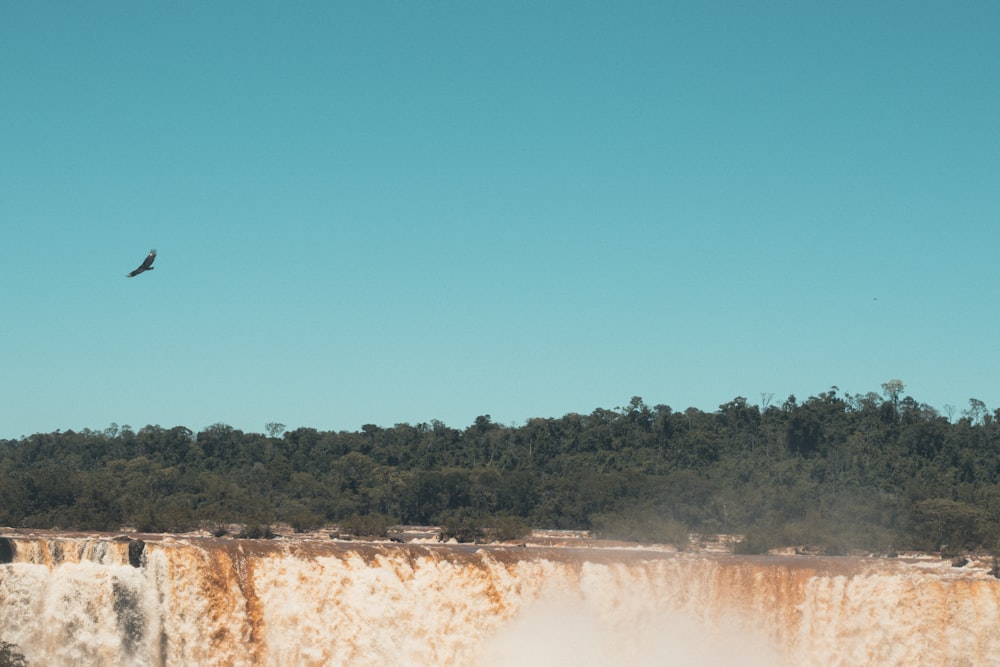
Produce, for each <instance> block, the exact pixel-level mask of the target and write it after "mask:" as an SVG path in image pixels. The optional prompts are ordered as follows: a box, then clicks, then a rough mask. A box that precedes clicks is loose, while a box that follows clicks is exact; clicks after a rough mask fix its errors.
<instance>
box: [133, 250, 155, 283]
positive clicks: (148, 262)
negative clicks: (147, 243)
mask: <svg viewBox="0 0 1000 667" xmlns="http://www.w3.org/2000/svg"><path fill="white" fill-rule="evenodd" d="M154 259H156V251H155V250H150V251H149V254H148V255H146V259H144V260H142V264H140V265H139V268H137V269H136V270H135V271H133V272H132V273H129V274H127V275H128V277H129V278H135V277H136V276H137V275H139V274H140V273H142V272H143V271H149V270H150V269H152V268H153V260H154Z"/></svg>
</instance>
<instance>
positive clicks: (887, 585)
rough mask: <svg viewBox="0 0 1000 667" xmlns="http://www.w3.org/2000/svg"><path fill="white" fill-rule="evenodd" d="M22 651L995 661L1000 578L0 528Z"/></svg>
mask: <svg viewBox="0 0 1000 667" xmlns="http://www.w3.org/2000/svg"><path fill="white" fill-rule="evenodd" d="M0 562H2V563H3V564H0V640H2V641H4V642H7V643H9V644H12V645H15V646H16V647H17V650H18V651H19V652H20V653H21V654H23V655H24V657H25V658H26V660H27V661H28V664H29V665H46V666H47V667H63V666H65V667H86V666H89V665H94V666H95V667H96V666H100V667H108V666H111V665H120V666H123V667H132V666H136V667H138V666H143V667H146V666H153V667H173V666H184V667H190V666H191V665H198V666H211V665H218V666H220V667H221V666H227V667H230V666H232V667H236V666H241V665H245V666H256V665H267V666H273V667H291V666H296V665H301V666H304V667H305V666H309V667H311V666H317V667H318V666H321V665H322V666H324V667H327V666H330V665H345V666H350V667H366V666H372V667H375V666H390V665H391V666H397V665H414V666H420V665H435V666H438V665H456V666H457V665H462V666H466V665H473V666H477V665H478V666H482V667H499V666H500V665H510V664H518V665H529V666H530V665H574V666H576V665H595V666H596V665H636V666H639V667H645V666H653V665H656V666H660V665H690V664H702V665H716V664H718V665H728V664H740V665H751V666H755V667H756V666H761V667H763V666H765V665H767V666H770V665H782V666H783V665H796V666H799V665H815V666H817V667H819V666H822V667H830V666H836V665H842V666H844V667H848V666H851V667H853V666H857V665H878V666H879V667H888V666H892V665H900V666H902V665H906V666H908V667H911V666H914V665H934V666H941V665H949V666H950V665H954V666H959V665H977V666H979V665H1000V581H998V580H996V579H994V578H993V577H991V576H990V575H989V573H988V572H987V570H986V568H985V567H965V568H952V567H950V566H949V564H948V563H942V562H940V561H934V560H931V559H916V558H911V559H904V558H899V559H876V558H846V557H845V558H818V557H803V556H734V555H730V554H723V553H676V552H672V551H668V550H657V549H641V548H568V547H567V548H559V547H543V546H530V545H529V546H526V547H521V546H484V547H468V546H458V545H436V544H412V543H411V544H396V543H389V542H385V543H381V542H380V543H358V542H340V541H335V540H329V539H324V540H320V539H305V538H304V539H278V540H272V541H264V540H235V539H213V538H204V537H193V536H173V537H171V536H143V540H142V541H138V540H128V539H112V538H110V537H99V536H82V535H79V536H73V535H59V534H46V535H42V536H32V535H20V534H19V535H12V536H11V537H8V538H0Z"/></svg>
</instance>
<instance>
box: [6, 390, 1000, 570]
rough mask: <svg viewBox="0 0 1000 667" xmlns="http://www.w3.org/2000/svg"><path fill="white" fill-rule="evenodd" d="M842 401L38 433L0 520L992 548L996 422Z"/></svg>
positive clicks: (143, 527) (10, 482)
mask: <svg viewBox="0 0 1000 667" xmlns="http://www.w3.org/2000/svg"><path fill="white" fill-rule="evenodd" d="M838 394H839V389H837V388H836V387H833V388H831V389H830V390H828V391H825V392H822V393H819V394H818V395H816V396H812V397H810V398H808V399H807V400H804V401H801V402H800V401H798V400H797V399H796V398H795V397H794V396H789V397H788V398H787V399H786V400H785V401H784V402H783V403H780V404H777V403H773V402H772V396H770V395H764V396H762V397H761V400H760V402H759V403H757V404H752V403H750V402H749V401H748V400H747V399H746V398H743V397H737V398H735V399H733V400H732V401H730V402H729V403H726V404H725V405H721V406H719V409H718V410H717V411H715V412H704V411H701V410H698V409H695V408H689V409H687V410H685V411H683V412H675V411H674V410H672V409H671V408H670V407H668V406H665V405H656V406H652V407H650V406H648V405H646V404H645V403H644V402H643V400H642V399H641V398H639V397H634V398H632V399H631V401H630V402H629V403H628V405H625V406H622V407H616V408H614V409H604V408H598V409H596V410H594V411H593V412H591V413H590V414H576V413H571V414H567V415H564V416H562V417H559V418H536V419H530V420H528V421H527V423H525V424H524V425H523V426H504V425H501V424H497V423H494V422H493V421H492V419H491V418H490V416H489V415H483V416H481V417H478V418H476V420H475V423H473V424H472V425H470V426H469V427H467V428H464V429H455V428H451V427H449V426H447V425H445V424H443V423H441V422H439V421H436V420H435V421H431V422H430V423H421V424H416V425H410V424H396V425H395V426H392V427H391V428H383V427H379V426H375V425H371V424H366V425H364V426H362V427H361V428H360V430H358V431H337V432H333V431H317V430H314V429H311V428H299V429H296V430H291V431H286V430H285V428H284V426H283V425H282V424H276V423H271V424H267V425H266V426H265V431H266V433H245V432H243V431H240V430H237V429H234V428H232V427H230V426H227V425H225V424H215V425H212V426H209V427H207V428H206V429H204V430H202V431H201V432H198V433H194V432H192V431H191V430H190V429H188V428H185V427H183V426H175V427H173V428H162V427H160V426H145V427H142V428H140V429H139V430H137V431H136V430H133V429H132V428H130V427H129V426H122V427H119V426H117V425H115V424H112V425H111V426H110V427H109V428H107V429H105V430H103V431H93V430H89V429H84V430H83V431H80V432H74V431H66V432H58V431H57V432H55V433H40V434H35V435H31V436H27V437H22V438H20V439H16V440H0V525H6V526H12V527H36V528H53V527H58V528H62V529H96V530H118V529H119V528H121V527H123V526H131V527H133V528H136V529H138V530H140V531H144V532H158V531H179V530H185V529H191V528H194V527H201V528H206V527H208V528H210V527H212V526H222V525H225V524H228V523H242V524H246V525H252V526H257V527H264V529H265V533H266V531H267V527H269V526H272V525H274V524H276V523H278V522H281V523H286V524H289V525H291V526H292V527H293V528H294V529H295V530H309V529H313V528H316V527H319V526H323V525H327V524H331V523H338V524H341V525H347V526H352V527H354V529H355V530H369V531H370V532H376V533H377V532H379V531H384V529H385V526H387V525H391V524H393V523H403V524H417V525H443V526H446V527H450V528H448V530H450V531H451V532H452V534H462V535H466V536H468V535H473V536H482V535H489V534H490V531H494V533H493V534H494V535H503V534H508V533H509V534H513V533H516V532H517V530H518V529H519V528H523V527H526V526H533V527H549V528H578V529H589V530H593V531H595V532H596V533H597V534H598V535H602V536H606V537H613V538H618V539H637V540H663V541H674V542H677V541H679V540H680V539H681V536H682V535H684V534H685V533H687V532H689V531H690V532H694V533H705V534H708V533H738V534H744V535H746V539H745V540H744V542H743V543H742V544H741V545H740V548H741V549H742V550H743V551H745V552H753V551H762V550H764V549H767V548H769V547H773V546H779V545H793V544H804V545H812V546H815V547H817V548H820V549H822V550H825V551H827V552H828V553H845V552H847V551H848V550H851V549H856V548H863V549H869V550H879V551H884V552H890V551H892V550H895V549H910V548H915V549H925V550H943V551H945V552H948V551H955V552H957V551H960V550H971V549H977V548H982V549H988V550H991V551H995V550H996V548H997V547H998V540H1000V456H998V454H1000V410H997V411H996V412H995V413H992V414H991V413H990V412H989V411H988V410H987V408H986V406H985V405H984V404H983V402H982V401H979V400H977V399H970V401H969V405H968V407H967V408H966V409H964V410H958V411H957V414H956V410H955V409H954V408H951V407H949V408H947V412H948V414H947V415H942V414H940V413H939V412H938V411H937V410H935V409H933V408H931V407H930V406H928V405H926V404H922V403H919V402H917V401H916V400H914V399H913V398H911V397H909V396H905V395H904V394H903V383H902V382H900V381H898V380H892V381H889V382H887V383H886V384H884V385H883V386H882V391H881V392H879V393H876V392H871V393H867V394H863V395H862V394H856V395H850V394H847V395H838ZM462 531H465V532H462ZM470 531H471V532H470Z"/></svg>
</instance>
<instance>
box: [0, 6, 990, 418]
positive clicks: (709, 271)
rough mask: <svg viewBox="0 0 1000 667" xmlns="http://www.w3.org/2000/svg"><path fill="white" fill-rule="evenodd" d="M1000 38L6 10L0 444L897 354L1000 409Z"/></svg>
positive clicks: (593, 389) (584, 389)
mask: <svg viewBox="0 0 1000 667" xmlns="http://www.w3.org/2000/svg"><path fill="white" fill-rule="evenodd" d="M997 35H1000V4H997V3H995V2H969V3H945V2H867V1H865V2H836V3H833V2H826V3H821V2H778V1H769V2H742V1H741V2H735V1H734V2H711V1H709V2H689V3H679V2H624V3H610V2H607V3H594V2H581V1H579V0H574V1H572V2H516V1H515V2H488V3H487V2H464V1H463V2H383V1H374V2H351V3H347V2H295V3H284V2H283V3H278V2H273V3H260V2H209V3H204V2H176V3H174V2H172V3H153V2H100V3H79V2H44V3H31V2H6V3H3V4H2V5H0V349H2V356H0V437H19V436H20V435H27V434H31V433H35V432H49V431H53V430H56V429H62V430H66V429H74V430H79V429H81V428H84V427H89V428H94V429H103V428H105V427H106V426H107V425H108V424H109V423H111V422H117V423H119V424H130V425H131V426H132V427H133V428H136V429H138V428H140V427H142V426H144V425H146V424H159V425H161V426H164V427H171V426H176V425H184V426H187V427H189V428H191V429H193V430H196V431H197V430H200V429H202V428H204V427H206V426H208V425H210V424H213V423H216V422H224V423H226V424H230V425H232V426H234V427H236V428H240V429H243V430H246V431H258V432H260V431H263V430H264V424H265V423H267V422H271V421H277V422H282V423H284V424H286V425H288V426H289V428H295V427H298V426H309V427H315V428H319V429H333V430H342V429H343V430H355V429H358V428H360V426H361V425H362V424H365V423H375V424H379V425H382V426H391V425H393V424H395V423H400V422H409V423H413V424H415V423H420V422H429V421H430V420H432V419H439V420H441V421H443V422H445V423H446V424H448V425H450V426H454V427H456V428H463V427H465V426H468V425H469V424H471V423H472V422H473V420H474V419H475V417H476V416H477V415H481V414H490V415H492V417H493V419H494V420H495V421H497V422H501V423H504V424H518V425H519V424H521V423H523V422H524V421H525V420H526V419H528V418H530V417H559V416H562V415H563V414H565V413H567V412H583V413H588V412H590V411H592V410H593V409H595V408H597V407H605V408H613V407H616V406H619V405H627V403H628V401H629V399H630V397H632V396H633V395H639V396H642V397H643V399H644V400H645V401H646V402H647V403H648V404H650V405H655V404H659V403H662V404H667V405H670V406H672V407H673V408H674V409H675V410H683V409H685V408H686V407H688V406H694V407H698V408H700V409H703V410H709V411H711V410H715V409H717V407H718V406H719V405H720V404H721V403H724V402H727V401H729V400H731V399H732V398H734V397H736V396H745V397H747V398H748V400H750V401H751V402H754V403H757V402H759V401H760V397H761V394H762V393H773V394H774V395H775V399H774V400H775V401H777V402H780V401H782V400H784V398H785V397H787V396H788V395H789V394H795V395H796V396H798V397H799V398H800V399H803V398H806V397H808V396H809V395H814V394H817V393H819V392H822V391H826V390H827V389H828V388H829V387H831V386H833V385H836V386H838V387H839V388H840V390H841V392H847V393H865V392H868V391H880V389H881V384H882V383H883V382H886V381H887V380H889V379H891V378H899V379H901V380H903V382H904V383H905V384H906V392H905V393H906V394H907V395H910V396H912V397H914V398H915V399H917V400H918V401H921V402H925V403H928V404H930V405H932V406H934V407H936V408H938V409H941V408H943V406H944V405H946V404H951V405H954V406H956V407H957V408H958V410H959V411H960V410H961V409H963V408H965V407H967V406H968V399H969V398H970V397H975V398H978V399H980V400H982V401H984V402H985V403H986V404H987V407H989V409H991V410H992V409H995V408H996V407H998V406H1000V383H998V371H1000V355H998V352H1000V350H998V341H1000V309H998V308H997V306H996V294H995V288H996V285H997V279H998V273H1000V269H998V266H1000V262H998V249H1000V224H998V222H1000V220H998V213H1000V120H998V119H1000V78H998V77H1000V40H998V38H997ZM150 248H156V249H157V251H158V252H159V257H158V259H157V261H156V270H154V271H152V272H150V273H146V274H144V275H142V276H139V277H137V278H134V279H127V278H126V277H125V274H126V273H127V272H128V271H130V270H131V269H133V268H135V266H137V265H138V264H139V262H140V261H141V260H142V258H143V257H144V256H145V254H146V253H147V252H148V251H149V249H150Z"/></svg>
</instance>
